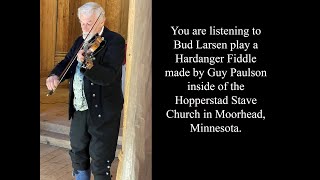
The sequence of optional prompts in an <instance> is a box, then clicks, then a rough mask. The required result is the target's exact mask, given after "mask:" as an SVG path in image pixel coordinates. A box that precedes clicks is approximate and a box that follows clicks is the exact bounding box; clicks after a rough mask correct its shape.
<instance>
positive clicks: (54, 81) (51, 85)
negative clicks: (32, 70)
mask: <svg viewBox="0 0 320 180" xmlns="http://www.w3.org/2000/svg"><path fill="white" fill-rule="evenodd" d="M58 84H59V77H58V76H57V75H51V76H50V77H48V78H47V80H46V85H47V88H48V90H50V91H51V90H55V89H56V88H57V87H58Z"/></svg>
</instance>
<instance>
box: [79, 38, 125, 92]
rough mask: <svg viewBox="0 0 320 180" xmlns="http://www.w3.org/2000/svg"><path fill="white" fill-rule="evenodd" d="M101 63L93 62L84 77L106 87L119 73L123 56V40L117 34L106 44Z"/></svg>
mask: <svg viewBox="0 0 320 180" xmlns="http://www.w3.org/2000/svg"><path fill="white" fill-rule="evenodd" d="M106 46H107V47H105V48H107V49H106V52H105V53H104V55H103V60H102V63H99V62H98V61H93V67H92V68H91V69H89V70H86V71H85V73H84V75H85V76H86V77H87V78H88V79H89V80H90V81H91V82H93V83H95V84H98V85H102V86H106V85H108V84H110V83H111V82H112V81H113V80H114V79H115V78H116V76H117V75H118V74H119V73H118V71H121V68H122V63H123V60H124V55H125V40H124V38H123V37H122V36H121V35H119V34H117V35H116V36H114V38H113V39H111V40H110V41H109V42H108V43H107V44H106Z"/></svg>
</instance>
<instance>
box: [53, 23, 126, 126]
mask: <svg viewBox="0 0 320 180" xmlns="http://www.w3.org/2000/svg"><path fill="white" fill-rule="evenodd" d="M101 36H102V37H104V40H106V44H105V45H104V47H103V48H101V49H100V47H99V48H98V49H96V50H95V52H98V53H97V54H96V55H95V58H96V59H95V60H94V61H93V64H94V66H93V67H92V68H91V69H89V70H86V71H85V72H84V92H85V96H86V99H87V102H88V108H89V112H90V114H91V117H92V118H93V120H95V119H101V118H102V119H103V118H107V117H108V115H107V114H108V112H121V110H122V107H123V94H122V89H121V76H122V63H123V60H124V58H125V57H124V56H125V40H124V38H123V37H122V36H121V35H120V34H118V33H115V32H112V31H110V30H109V29H108V28H106V27H104V30H103V33H102V35H101ZM82 42H83V38H82V36H80V37H78V38H77V39H76V41H75V42H74V44H73V45H72V47H71V49H70V50H69V52H68V53H67V55H66V56H65V58H64V59H63V60H62V61H60V62H59V63H58V64H57V65H56V66H55V68H54V69H53V70H52V71H51V74H56V75H58V76H60V74H61V73H62V72H63V70H64V69H65V67H66V66H67V64H68V63H69V62H70V61H71V60H72V59H73V58H74V57H75V60H74V62H73V63H72V65H71V67H70V69H69V70H68V71H67V73H66V75H65V76H64V77H63V79H62V81H64V80H65V79H69V92H70V93H69V120H70V119H71V118H72V117H73V113H74V111H75V109H74V107H73V97H74V93H73V83H72V82H73V77H74V74H75V71H76V66H77V63H78V61H77V60H76V54H77V52H78V50H79V47H80V45H81V44H82ZM105 120H106V121H109V119H105ZM110 120H111V119H110Z"/></svg>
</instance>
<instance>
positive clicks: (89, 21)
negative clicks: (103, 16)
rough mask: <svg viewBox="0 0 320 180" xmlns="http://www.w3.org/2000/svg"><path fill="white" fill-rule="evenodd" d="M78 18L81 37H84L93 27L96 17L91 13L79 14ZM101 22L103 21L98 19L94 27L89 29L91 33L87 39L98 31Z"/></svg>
mask: <svg viewBox="0 0 320 180" xmlns="http://www.w3.org/2000/svg"><path fill="white" fill-rule="evenodd" d="M79 20H80V25H81V30H82V35H83V38H84V39H85V38H86V36H87V35H88V33H89V31H90V30H91V28H92V27H93V25H94V23H95V22H96V20H97V17H96V15H95V14H92V15H91V16H85V15H80V17H79ZM102 24H103V22H102V21H100V20H98V22H97V23H96V25H95V27H93V29H92V30H91V33H90V35H89V37H88V38H87V39H88V40H89V39H91V37H92V36H93V35H94V34H96V33H99V32H100V31H101V28H102Z"/></svg>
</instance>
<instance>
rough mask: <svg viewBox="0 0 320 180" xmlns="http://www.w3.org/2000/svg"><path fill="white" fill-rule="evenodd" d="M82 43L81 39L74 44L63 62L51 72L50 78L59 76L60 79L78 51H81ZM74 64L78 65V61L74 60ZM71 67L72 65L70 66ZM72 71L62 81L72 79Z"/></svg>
mask: <svg viewBox="0 0 320 180" xmlns="http://www.w3.org/2000/svg"><path fill="white" fill-rule="evenodd" d="M81 41H82V37H79V38H78V39H77V40H76V41H75V42H74V44H73V45H72V47H71V48H70V50H69V52H68V53H67V54H66V56H65V57H64V59H63V60H61V61H60V62H59V63H58V64H57V65H56V66H55V67H54V68H53V70H52V71H51V72H50V74H49V76H50V75H52V74H55V75H57V76H59V77H60V75H61V74H62V72H63V70H64V69H65V68H66V67H67V65H68V64H69V62H70V61H71V60H72V59H73V58H74V56H75V55H76V53H77V50H78V49H79V46H80V45H81ZM74 63H78V61H77V60H74V62H73V64H74ZM70 67H71V64H70ZM70 74H71V73H70V69H68V71H67V73H66V74H65V76H64V77H63V79H62V80H61V82H62V81H64V80H65V79H69V78H70Z"/></svg>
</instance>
